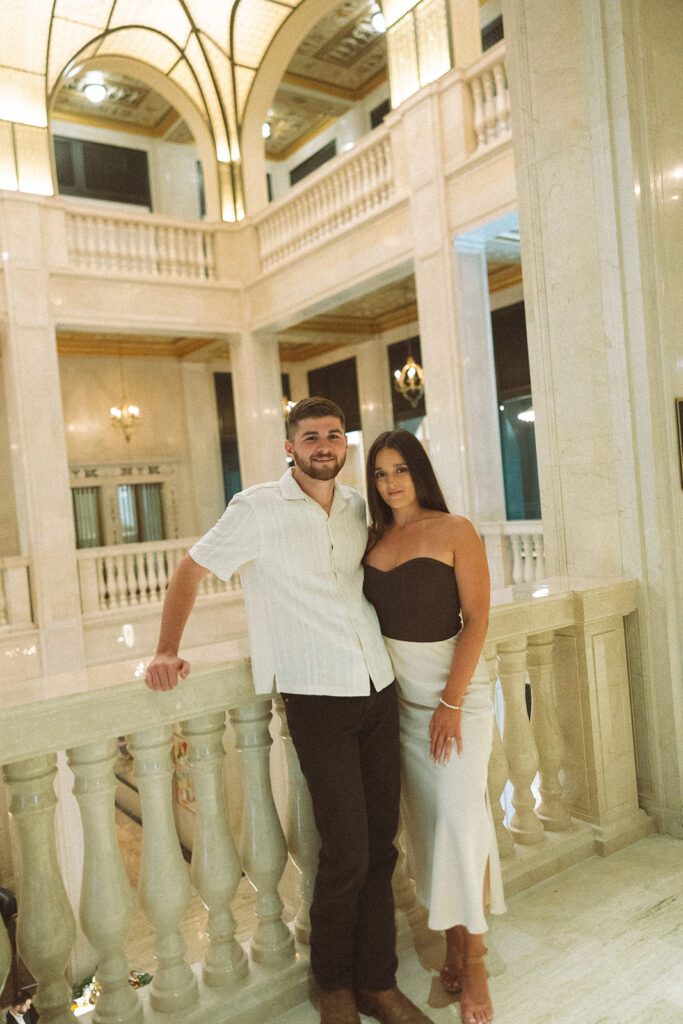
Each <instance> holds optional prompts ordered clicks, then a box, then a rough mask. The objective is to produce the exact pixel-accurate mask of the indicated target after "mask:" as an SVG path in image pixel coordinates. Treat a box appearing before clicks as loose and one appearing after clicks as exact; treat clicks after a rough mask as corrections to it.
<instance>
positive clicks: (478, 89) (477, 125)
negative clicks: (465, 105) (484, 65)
mask: <svg viewBox="0 0 683 1024" xmlns="http://www.w3.org/2000/svg"><path fill="white" fill-rule="evenodd" d="M470 89H471V91H472V105H473V107H474V115H473V127H474V133H475V135H476V136H477V149H479V148H480V147H481V146H485V145H486V120H485V118H484V90H483V88H482V84H481V79H480V78H479V77H478V76H476V77H475V78H473V79H472V80H471V82H470Z"/></svg>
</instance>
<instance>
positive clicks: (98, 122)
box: [50, 110, 180, 139]
mask: <svg viewBox="0 0 683 1024" xmlns="http://www.w3.org/2000/svg"><path fill="white" fill-rule="evenodd" d="M179 119H180V114H179V113H178V112H177V110H170V111H169V112H168V114H166V116H165V117H164V118H163V119H162V120H161V121H160V122H159V124H158V125H155V126H154V127H153V128H146V127H145V126H144V125H141V124H129V123H128V122H127V121H117V120H115V119H114V118H109V117H96V116H94V115H92V116H89V115H88V114H67V113H61V112H59V111H57V110H53V111H52V114H51V115H50V120H51V121H65V122H67V123H68V122H71V123H73V124H83V125H87V126H88V127H89V128H103V129H106V130H107V131H112V132H123V133H124V134H125V135H144V136H145V138H148V139H160V138H163V136H164V135H165V134H166V132H167V131H168V130H169V128H172V127H173V125H174V124H175V123H176V121H178V120H179Z"/></svg>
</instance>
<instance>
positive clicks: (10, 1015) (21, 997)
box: [5, 992, 38, 1024]
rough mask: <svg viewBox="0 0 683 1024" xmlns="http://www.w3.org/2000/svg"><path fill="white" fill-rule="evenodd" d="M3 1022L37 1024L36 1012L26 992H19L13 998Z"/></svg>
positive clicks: (9, 1023) (8, 1023) (7, 1023)
mask: <svg viewBox="0 0 683 1024" xmlns="http://www.w3.org/2000/svg"><path fill="white" fill-rule="evenodd" d="M5 1021H6V1024H37V1021H38V1011H37V1010H36V1008H35V1006H34V1005H33V1003H32V1001H31V996H30V995H29V994H28V993H27V992H19V993H18V994H17V995H15V996H14V998H13V999H12V1002H11V1004H10V1008H9V1010H8V1011H7V1013H6V1015H5Z"/></svg>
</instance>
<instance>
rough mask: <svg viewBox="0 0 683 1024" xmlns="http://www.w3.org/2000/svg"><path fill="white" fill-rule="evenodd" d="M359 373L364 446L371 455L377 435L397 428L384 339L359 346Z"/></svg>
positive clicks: (357, 360)
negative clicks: (370, 449)
mask: <svg viewBox="0 0 683 1024" xmlns="http://www.w3.org/2000/svg"><path fill="white" fill-rule="evenodd" d="M356 369H357V371H358V400H359V402H360V419H361V427H362V429H363V444H364V447H365V452H366V454H367V451H368V448H369V447H370V445H371V444H372V442H373V441H374V440H375V438H376V437H377V435H378V434H381V433H382V431H384V430H393V427H394V415H393V410H392V406H391V380H390V377H389V357H388V355H387V346H386V344H385V342H384V340H383V339H382V340H373V341H367V342H365V344H363V345H360V346H359V348H358V351H357V353H356Z"/></svg>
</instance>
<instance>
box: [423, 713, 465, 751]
mask: <svg viewBox="0 0 683 1024" xmlns="http://www.w3.org/2000/svg"><path fill="white" fill-rule="evenodd" d="M461 721H462V711H452V710H451V709H450V708H447V707H446V706H445V704H439V706H438V707H437V709H436V711H435V712H434V714H433V715H432V720H431V722H430V723H429V739H430V744H429V754H430V757H432V758H433V759H434V762H435V764H439V763H440V761H441V756H442V755H443V761H444V764H448V762H449V761H450V758H451V751H452V747H453V740H455V746H456V749H457V751H458V753H459V754H462V731H461V728H460V726H461Z"/></svg>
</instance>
